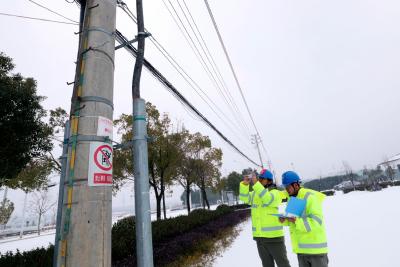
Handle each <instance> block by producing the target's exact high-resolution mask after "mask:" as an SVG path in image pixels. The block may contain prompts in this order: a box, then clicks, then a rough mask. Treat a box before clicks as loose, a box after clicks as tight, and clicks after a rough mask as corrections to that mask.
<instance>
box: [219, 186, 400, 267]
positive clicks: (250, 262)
mask: <svg viewBox="0 0 400 267" xmlns="http://www.w3.org/2000/svg"><path fill="white" fill-rule="evenodd" d="M398 203H400V187H392V188H388V189H384V190H382V191H378V192H351V193H348V194H345V195H343V194H340V195H336V196H332V197H328V198H327V200H326V201H325V204H324V214H325V220H326V228H327V234H328V245H329V261H330V264H329V266H331V267H352V266H363V267H376V266H379V267H395V266H400V263H399V261H398V257H397V256H398V255H397V253H399V247H400V245H399V244H398V240H399V238H400V227H399V222H400V209H399V208H398ZM241 227H242V228H243V230H242V232H241V233H240V234H239V236H238V237H237V238H236V240H235V241H234V242H233V244H232V245H231V247H230V248H228V249H227V250H226V251H225V252H224V253H223V255H222V257H220V258H218V259H217V260H216V261H215V263H214V267H232V266H254V267H255V266H261V260H260V259H259V257H258V252H257V247H256V244H255V242H254V241H253V240H252V237H251V221H250V220H248V221H247V222H246V223H244V224H243V225H241ZM286 245H287V250H288V257H289V260H290V263H291V266H292V267H295V266H298V265H297V259H296V256H295V255H294V254H293V252H292V248H291V246H290V237H289V234H288V232H286Z"/></svg>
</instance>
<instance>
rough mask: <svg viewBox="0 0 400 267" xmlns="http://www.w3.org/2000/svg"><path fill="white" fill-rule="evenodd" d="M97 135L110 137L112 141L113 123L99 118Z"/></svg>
mask: <svg viewBox="0 0 400 267" xmlns="http://www.w3.org/2000/svg"><path fill="white" fill-rule="evenodd" d="M97 135H98V136H108V138H110V139H111V140H112V138H113V122H112V120H110V119H107V118H105V117H102V116H99V118H98V120H97Z"/></svg>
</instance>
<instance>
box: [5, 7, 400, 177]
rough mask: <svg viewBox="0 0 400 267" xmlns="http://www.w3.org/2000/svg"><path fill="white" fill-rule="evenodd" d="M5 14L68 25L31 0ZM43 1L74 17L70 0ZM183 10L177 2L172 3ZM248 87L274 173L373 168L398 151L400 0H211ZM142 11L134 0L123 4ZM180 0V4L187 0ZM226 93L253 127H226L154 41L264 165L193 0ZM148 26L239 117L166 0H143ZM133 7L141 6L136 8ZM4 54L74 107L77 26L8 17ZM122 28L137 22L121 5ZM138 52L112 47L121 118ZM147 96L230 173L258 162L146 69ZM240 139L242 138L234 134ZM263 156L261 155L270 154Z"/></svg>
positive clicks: (58, 101)
mask: <svg viewBox="0 0 400 267" xmlns="http://www.w3.org/2000/svg"><path fill="white" fill-rule="evenodd" d="M2 2H3V3H2V4H1V5H0V12H3V13H12V14H18V15H25V16H34V17H41V18H48V19H57V20H59V19H60V20H62V18H59V17H57V16H56V15H54V14H51V13H49V12H48V11H46V10H44V9H41V8H40V7H38V6H36V5H34V4H33V3H31V2H29V1H28V0H14V1H2ZM37 2H39V3H41V4H44V5H46V6H47V7H49V8H51V9H54V10H56V11H58V12H59V13H62V14H63V15H65V16H67V17H70V18H72V19H75V20H78V16H79V8H78V7H77V5H75V4H69V3H67V2H66V1H63V0H57V1H55V0H51V1H50V0H37ZM171 2H172V3H174V4H175V7H176V8H179V7H178V5H177V4H176V3H177V2H176V0H171ZM209 2H210V5H211V8H212V9H213V12H214V15H215V18H216V20H217V23H218V25H219V27H220V31H221V33H222V36H223V38H224V41H225V43H226V46H227V49H228V51H229V53H230V56H231V58H232V61H233V64H234V66H235V69H236V72H237V74H238V77H239V80H240V82H241V84H242V87H243V90H244V94H245V96H246V98H247V101H248V103H249V104H250V109H251V112H252V114H253V115H254V118H255V121H256V123H257V127H258V129H259V131H260V134H261V137H262V139H263V141H264V144H265V146H266V148H267V150H268V152H269V154H270V157H271V160H272V163H273V165H274V166H275V168H276V171H277V174H279V175H280V174H281V173H282V172H283V171H285V170H287V169H291V168H292V167H294V169H295V170H296V171H298V172H299V173H300V175H301V176H302V177H303V178H304V179H310V178H315V177H318V176H320V175H328V174H332V173H334V172H338V171H340V170H341V169H342V168H343V167H342V166H343V165H342V161H347V162H348V163H349V164H350V165H351V166H352V167H353V169H356V170H357V169H361V168H363V166H364V165H367V166H368V167H375V166H376V165H377V164H378V163H379V162H381V161H382V160H383V159H384V157H385V156H388V157H390V156H392V155H394V154H397V153H400V143H399V141H398V139H399V136H400V116H399V112H398V111H399V104H398V102H399V99H400V90H399V88H400V75H399V70H400V49H399V47H400V28H399V26H398V25H400V2H399V1H396V0H379V1H378V0H375V1H372V0H352V1H348V0H336V1H317V0H315V1H312V0H302V1H298V0H296V1H294V0H293V1H289V0H279V1H278V0H273V1H271V0H250V1H248V0H247V1H244V0H218V1H217V0H210V1H209ZM126 3H127V4H128V5H129V6H130V8H131V9H132V10H133V11H134V10H135V8H134V7H135V5H134V4H135V1H129V0H126ZM181 3H182V2H181ZM186 3H187V4H188V6H189V8H190V10H191V12H192V14H193V16H194V18H195V20H196V22H197V25H198V27H199V28H200V30H201V32H202V34H203V37H204V38H205V40H206V42H207V45H208V47H209V48H210V50H211V51H212V54H213V56H214V58H215V61H216V62H217V65H218V67H219V69H220V70H221V72H222V75H223V76H224V79H225V81H226V83H227V85H228V88H229V91H230V92H231V94H232V95H233V97H234V99H235V102H236V104H237V105H238V106H239V109H240V111H241V113H242V114H243V116H244V117H245V120H246V123H247V125H248V126H249V128H248V129H243V128H240V127H239V126H237V125H232V124H231V123H229V124H230V127H231V128H234V129H235V131H232V130H231V129H230V128H228V127H227V126H226V125H225V124H224V123H223V122H222V121H221V120H220V119H219V118H218V117H217V116H216V115H215V114H214V113H213V112H212V111H211V109H210V108H209V107H208V106H207V105H206V104H205V103H204V102H203V101H202V100H201V99H200V98H199V97H198V96H197V95H196V94H195V93H194V92H193V89H191V88H190V87H189V86H188V85H187V84H186V83H185V81H184V80H183V79H182V78H181V77H180V76H179V75H178V74H177V72H176V71H175V70H174V69H173V68H172V67H171V66H170V65H169V64H168V62H167V61H166V60H165V59H164V58H163V57H162V56H161V55H160V54H159V53H158V51H157V50H156V49H155V48H154V46H153V45H152V44H151V43H150V42H148V41H147V46H146V52H145V56H146V58H148V59H149V60H150V61H151V62H152V63H153V65H154V66H156V67H157V68H158V69H159V70H160V71H161V72H162V73H163V74H164V75H165V76H166V77H167V78H168V79H169V80H170V81H171V82H172V83H173V84H175V85H176V87H177V88H178V89H179V90H180V91H181V92H182V93H183V94H184V95H185V96H186V97H187V98H188V99H189V100H190V101H191V102H192V103H193V104H195V105H196V107H198V108H199V110H200V111H201V112H203V113H204V114H205V115H206V116H207V117H208V118H210V120H211V121H212V122H213V123H214V124H215V125H217V127H218V128H220V130H221V131H222V132H223V133H225V134H226V135H227V136H228V137H229V138H230V139H231V140H232V141H233V142H234V143H235V144H236V145H237V146H238V147H240V149H242V150H243V151H244V152H245V153H246V154H248V155H249V156H250V157H251V158H253V159H254V160H257V161H258V156H257V152H256V150H255V149H254V147H253V146H252V145H251V143H250V141H249V139H250V137H249V136H248V135H249V134H250V133H254V128H253V127H251V122H250V119H249V116H248V114H247V113H246V110H245V107H244V105H243V102H242V100H241V98H240V95H239V91H238V89H237V87H236V86H235V83H234V80H233V76H232V74H231V73H230V70H229V68H228V64H227V61H226V60H225V58H224V55H223V52H222V49H221V46H220V45H219V43H218V39H217V35H216V33H215V31H214V29H213V28H212V24H211V21H210V18H209V16H208V14H207V10H206V8H205V5H204V2H203V0H186ZM144 9H145V26H146V28H147V29H148V30H149V31H150V32H151V33H152V34H153V36H154V37H155V38H156V39H157V40H158V41H159V42H160V43H161V44H162V45H163V46H164V47H165V48H166V49H167V50H168V51H169V52H170V54H171V55H172V56H173V57H174V58H175V59H176V61H177V62H179V63H180V64H181V66H182V67H183V68H184V69H185V70H186V71H187V72H188V73H189V74H190V75H191V76H192V78H193V79H194V80H196V81H197V82H198V84H199V85H200V86H201V87H202V88H203V90H204V91H205V92H207V94H208V95H209V96H210V97H211V98H213V99H214V101H215V102H216V103H218V105H219V106H220V108H221V109H222V110H223V111H224V112H225V113H226V115H227V116H229V117H230V118H233V117H234V116H237V114H233V113H232V112H231V111H230V110H229V109H228V108H227V106H226V105H225V103H224V101H223V100H222V98H221V97H220V96H219V94H218V93H217V91H216V89H215V88H214V87H213V86H212V83H211V82H210V80H209V79H208V77H207V75H206V74H205V72H204V70H203V69H202V68H201V65H200V64H199V62H198V61H197V59H196V57H195V55H194V54H193V52H192V51H191V49H190V47H189V46H188V44H187V43H186V41H185V39H184V38H183V36H182V34H181V33H180V32H179V29H178V28H177V26H176V25H175V24H174V21H173V19H172V17H171V16H170V15H169V13H168V11H167V10H166V8H165V6H164V5H163V2H162V0H152V1H145V3H144ZM134 12H135V11H134ZM0 25H1V26H0V36H1V42H0V51H3V52H4V53H6V54H7V55H8V56H10V57H12V58H13V59H14V62H15V64H16V65H17V68H16V71H17V72H20V73H22V74H23V75H24V76H30V77H34V78H35V79H37V81H38V91H39V94H40V95H44V96H46V97H47V99H46V101H45V102H44V106H45V108H46V109H51V108H55V107H58V106H61V107H63V108H65V109H67V110H68V108H69V105H70V98H71V94H72V87H71V86H67V84H66V82H68V81H69V82H70V81H73V79H74V71H75V65H74V61H75V60H76V52H77V39H78V37H77V35H75V34H74V32H76V31H77V29H78V27H77V26H72V25H62V24H53V23H49V22H39V21H28V20H23V19H18V18H10V17H4V16H0ZM117 28H118V29H119V30H120V31H122V32H123V33H124V34H125V35H127V36H129V37H130V38H132V37H134V36H135V34H136V25H135V24H134V23H133V22H132V21H130V20H129V19H128V17H127V16H126V15H125V14H124V13H123V12H121V11H120V10H118V13H117ZM133 65H134V59H133V58H132V57H131V56H130V54H128V53H127V52H125V51H123V50H122V49H121V50H118V51H117V52H116V68H115V87H114V105H115V110H114V118H117V117H118V116H119V115H120V114H121V113H130V112H131V110H132V108H131V100H130V99H131V92H130V88H131V79H132V71H133ZM142 97H143V98H145V99H146V100H147V101H150V102H152V103H154V104H155V105H156V106H157V107H158V108H159V109H160V111H162V112H168V113H169V114H170V116H171V118H172V120H173V121H175V122H176V121H181V122H182V123H184V124H185V126H186V127H187V128H189V129H190V130H192V131H200V132H201V133H203V134H205V135H209V136H210V137H211V139H212V141H213V145H214V146H218V147H221V148H222V149H223V152H224V165H223V168H222V172H223V173H224V174H225V173H227V172H229V171H231V170H241V169H243V168H245V167H247V166H252V165H251V164H250V163H248V162H247V161H246V160H245V159H243V158H241V156H240V155H239V154H237V153H236V152H234V151H233V150H232V149H231V148H230V147H229V146H227V145H226V144H225V143H224V142H223V141H222V140H221V139H220V138H219V137H218V136H217V135H216V134H214V133H213V132H212V131H211V130H210V129H209V128H207V127H206V126H205V125H204V124H203V123H202V122H201V121H198V120H197V119H195V118H194V117H193V115H189V114H188V112H187V110H186V109H185V108H184V107H182V105H181V104H180V103H179V102H178V101H177V100H175V98H173V97H172V96H171V95H170V93H168V92H167V91H166V89H165V88H163V87H162V86H161V85H160V84H159V83H158V82H157V81H156V80H155V79H154V78H153V77H152V76H151V74H150V73H149V72H147V71H144V72H143V80H142ZM239 135H240V138H238V136H239ZM263 157H264V159H265V154H263Z"/></svg>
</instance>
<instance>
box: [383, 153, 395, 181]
mask: <svg viewBox="0 0 400 267" xmlns="http://www.w3.org/2000/svg"><path fill="white" fill-rule="evenodd" d="M383 166H384V167H385V173H386V176H387V178H388V179H389V180H390V181H391V182H392V183H393V180H394V175H395V172H394V170H393V167H392V165H391V163H390V160H389V158H388V157H384V159H383Z"/></svg>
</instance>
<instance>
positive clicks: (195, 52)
mask: <svg viewBox="0 0 400 267" xmlns="http://www.w3.org/2000/svg"><path fill="white" fill-rule="evenodd" d="M168 2H169V4H170V6H171V8H172V10H173V11H174V13H175V16H176V17H177V18H178V20H179V22H180V24H179V23H178V21H177V20H176V19H175V16H174V15H173V13H172V11H171V10H170V9H169V7H168V5H167V4H166V2H165V0H163V3H164V5H165V7H166V8H167V10H168V12H169V13H170V15H171V17H172V18H173V20H174V22H175V23H176V24H177V26H178V28H179V29H180V32H181V34H182V35H183V36H184V37H185V39H186V41H187V42H188V43H189V46H190V47H191V49H192V51H193V53H194V54H195V55H196V57H197V59H198V60H199V61H200V64H201V66H202V67H203V69H204V71H205V72H206V73H207V75H208V77H209V78H210V80H211V82H212V83H213V85H214V87H215V88H216V89H217V91H218V93H219V94H220V95H221V97H222V99H223V100H224V102H225V103H226V105H227V106H228V108H229V109H230V111H231V112H232V113H233V117H234V119H235V120H236V121H237V122H238V126H239V127H241V128H244V129H246V128H247V127H246V126H245V125H244V124H243V122H242V121H240V120H239V119H238V117H237V116H235V110H234V109H233V108H232V106H231V105H230V104H229V101H228V100H227V99H226V97H225V96H224V94H223V92H222V90H221V88H220V85H219V84H218V82H217V80H216V79H215V77H214V75H213V72H212V71H211V70H210V68H209V67H208V64H207V63H206V62H205V60H204V57H203V56H202V53H201V52H200V50H199V48H198V47H197V46H196V43H195V42H194V40H193V38H192V36H191V34H190V33H189V31H188V29H187V28H186V26H185V23H184V22H183V21H182V19H181V17H180V16H179V14H178V12H177V10H176V9H175V7H174V5H173V4H172V2H171V0H168ZM178 4H179V2H178ZM180 25H182V27H183V30H182V28H181V27H180ZM189 26H191V25H190V23H189ZM184 32H186V35H187V37H189V39H188V38H186V35H185V33H184ZM189 40H190V41H189Z"/></svg>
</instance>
